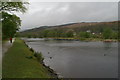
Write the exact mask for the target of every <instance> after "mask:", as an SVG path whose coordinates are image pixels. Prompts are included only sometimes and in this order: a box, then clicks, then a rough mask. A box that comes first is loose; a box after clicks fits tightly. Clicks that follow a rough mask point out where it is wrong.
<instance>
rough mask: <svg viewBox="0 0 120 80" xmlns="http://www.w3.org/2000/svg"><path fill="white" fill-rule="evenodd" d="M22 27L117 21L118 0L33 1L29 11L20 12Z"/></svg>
mask: <svg viewBox="0 0 120 80" xmlns="http://www.w3.org/2000/svg"><path fill="white" fill-rule="evenodd" d="M18 15H19V16H20V17H21V19H22V26H21V29H22V30H24V29H30V28H34V27H39V26H43V25H58V24H65V23H70V22H88V21H89V22H96V21H97V22H98V21H115V20H117V18H118V3H117V2H31V3H30V5H29V9H28V12H27V13H25V14H18Z"/></svg>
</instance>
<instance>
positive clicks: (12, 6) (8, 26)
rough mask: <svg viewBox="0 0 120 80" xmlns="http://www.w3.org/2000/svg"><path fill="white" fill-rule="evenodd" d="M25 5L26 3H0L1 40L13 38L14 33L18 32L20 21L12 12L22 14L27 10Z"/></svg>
mask: <svg viewBox="0 0 120 80" xmlns="http://www.w3.org/2000/svg"><path fill="white" fill-rule="evenodd" d="M25 4H28V3H27V2H22V1H21V2H0V11H1V13H0V14H1V15H2V18H1V19H0V21H1V22H2V34H3V36H2V37H3V39H6V38H9V37H14V36H15V34H16V32H17V31H18V30H19V26H20V25H21V20H20V18H19V17H18V16H16V15H15V14H13V13H12V12H13V11H16V12H22V13H24V12H25V11H26V10H27V8H26V6H25Z"/></svg>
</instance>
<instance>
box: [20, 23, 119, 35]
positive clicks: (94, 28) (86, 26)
mask: <svg viewBox="0 0 120 80" xmlns="http://www.w3.org/2000/svg"><path fill="white" fill-rule="evenodd" d="M104 28H111V29H112V30H113V31H118V21H112V22H80V23H70V24H63V25H56V26H41V27H38V28H33V29H29V30H25V31H22V32H20V35H21V36H24V35H33V34H34V35H38V34H40V32H41V31H43V30H62V31H68V30H73V31H75V32H80V31H87V30H90V31H91V32H94V33H100V32H103V30H104Z"/></svg>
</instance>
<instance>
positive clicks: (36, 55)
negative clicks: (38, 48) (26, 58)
mask: <svg viewBox="0 0 120 80" xmlns="http://www.w3.org/2000/svg"><path fill="white" fill-rule="evenodd" d="M34 56H35V57H36V58H37V60H38V61H40V62H42V61H43V59H44V58H43V57H42V53H41V52H40V53H38V52H35V53H34Z"/></svg>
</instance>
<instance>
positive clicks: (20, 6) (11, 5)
mask: <svg viewBox="0 0 120 80" xmlns="http://www.w3.org/2000/svg"><path fill="white" fill-rule="evenodd" d="M26 4H29V3H28V2H22V1H21V2H1V1H0V5H1V7H0V11H2V12H3V11H4V12H11V11H17V12H22V13H24V12H26V10H27V8H26V6H25V5H26Z"/></svg>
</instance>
